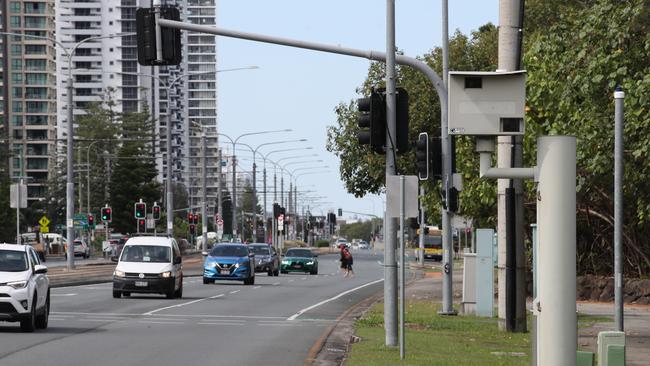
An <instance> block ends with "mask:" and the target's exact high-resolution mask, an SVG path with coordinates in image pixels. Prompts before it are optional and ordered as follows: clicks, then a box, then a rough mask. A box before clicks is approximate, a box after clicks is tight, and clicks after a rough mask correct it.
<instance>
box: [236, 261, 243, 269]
mask: <svg viewBox="0 0 650 366" xmlns="http://www.w3.org/2000/svg"><path fill="white" fill-rule="evenodd" d="M241 265H242V266H243V265H244V264H243V263H242V264H241ZM235 268H239V262H237V263H235Z"/></svg>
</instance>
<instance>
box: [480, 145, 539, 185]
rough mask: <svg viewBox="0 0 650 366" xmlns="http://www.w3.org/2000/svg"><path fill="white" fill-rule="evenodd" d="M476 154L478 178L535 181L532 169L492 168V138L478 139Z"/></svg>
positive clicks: (533, 169) (534, 173) (534, 170)
mask: <svg viewBox="0 0 650 366" xmlns="http://www.w3.org/2000/svg"><path fill="white" fill-rule="evenodd" d="M476 152H478V153H479V154H480V162H481V163H480V168H479V176H480V177H481V178H493V179H502V178H503V179H535V181H536V182H537V181H538V179H537V169H536V168H535V167H533V168H493V167H492V153H493V152H494V137H488V138H478V139H477V140H476Z"/></svg>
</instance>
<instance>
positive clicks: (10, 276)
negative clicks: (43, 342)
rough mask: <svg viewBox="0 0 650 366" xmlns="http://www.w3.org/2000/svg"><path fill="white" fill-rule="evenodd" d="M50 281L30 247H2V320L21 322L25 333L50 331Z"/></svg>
mask: <svg viewBox="0 0 650 366" xmlns="http://www.w3.org/2000/svg"><path fill="white" fill-rule="evenodd" d="M49 315H50V280H49V279H48V278H47V267H46V266H44V265H42V264H41V260H40V258H39V257H38V254H36V251H34V249H33V248H32V247H31V246H29V245H17V244H0V320H3V321H9V322H17V321H19V322H20V328H21V329H22V330H23V331H25V332H33V331H34V329H36V328H39V329H45V328H47V322H48V318H49Z"/></svg>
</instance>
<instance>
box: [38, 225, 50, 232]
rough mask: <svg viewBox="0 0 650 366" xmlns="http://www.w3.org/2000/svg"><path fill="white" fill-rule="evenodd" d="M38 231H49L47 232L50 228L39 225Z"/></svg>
mask: <svg viewBox="0 0 650 366" xmlns="http://www.w3.org/2000/svg"><path fill="white" fill-rule="evenodd" d="M39 231H40V232H41V233H49V232H50V228H49V227H47V226H41V227H40V228H39Z"/></svg>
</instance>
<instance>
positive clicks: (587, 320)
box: [578, 313, 614, 328]
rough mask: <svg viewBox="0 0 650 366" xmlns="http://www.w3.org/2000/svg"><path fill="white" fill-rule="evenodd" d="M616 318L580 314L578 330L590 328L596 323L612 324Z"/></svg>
mask: <svg viewBox="0 0 650 366" xmlns="http://www.w3.org/2000/svg"><path fill="white" fill-rule="evenodd" d="M612 322H614V318H613V317H611V316H603V315H589V314H583V313H578V328H589V327H592V326H593V325H594V324H596V323H612Z"/></svg>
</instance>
